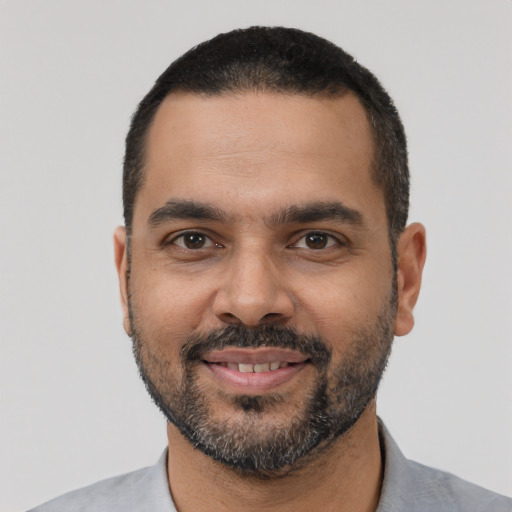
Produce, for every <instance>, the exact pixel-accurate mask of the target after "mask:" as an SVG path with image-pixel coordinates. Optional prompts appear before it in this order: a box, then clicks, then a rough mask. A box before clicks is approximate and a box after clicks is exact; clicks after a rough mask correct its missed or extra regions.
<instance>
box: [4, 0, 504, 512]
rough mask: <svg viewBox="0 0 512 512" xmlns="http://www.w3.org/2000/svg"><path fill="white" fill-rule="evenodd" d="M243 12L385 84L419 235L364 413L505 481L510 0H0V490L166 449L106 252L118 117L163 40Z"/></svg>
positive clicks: (131, 463)
mask: <svg viewBox="0 0 512 512" xmlns="http://www.w3.org/2000/svg"><path fill="white" fill-rule="evenodd" d="M255 24H268V25H286V26H295V27H298V28H302V29H306V30H309V31H313V32H316V33H318V34H319V35H321V36H324V37H326V38H328V39H330V40H332V41H333V42H335V43H336V44H338V45H340V46H342V47H343V48H344V49H346V50H347V51H348V52H349V53H352V54H353V55H354V56H355V57H356V58H357V60H358V61H359V62H361V63H362V64H363V65H365V66H367V67H369V68H370V69H371V70H372V71H373V72H374V73H375V74H376V75H377V76H378V77H379V78H380V79H381V81H382V82H383V84H384V86H385V87H386V88H387V89H388V91H389V92H390V94H391V96H392V97H393V98H394V99H395V102H396V104H397V106H398V108H399V110H400V112H401V116H402V119H403V121H404V124H405V127H406V131H407V134H408V140H409V150H410V164H411V171H412V179H413V181H412V197H411V203H412V211H411V217H410V219H411V221H412V220H414V221H416V220H417V221H422V222H423V223H424V224H425V225H426V226H427V229H428V242H429V251H428V260H427V266H426V270H425V276H424V287H423V290H422V294H421V296H420V300H419V303H418V306H417V323H416V328H415V330H414V332H413V333H412V334H411V335H409V336H408V337H406V338H399V339H397V340H396V342H395V348H394V353H393V356H392V360H391V363H390V366H389V369H388V371H387V373H386V376H385V379H384V383H383V385H382V388H381V391H380V393H379V414H380V415H381V416H382V417H383V418H384V420H385V421H386V423H387V425H388V427H389V429H390V431H391V433H392V434H393V435H394V437H395V438H396V440H397V441H398V443H399V445H400V446H401V448H402V450H403V451H404V453H405V454H406V456H407V457H409V458H412V459H416V460H419V461H421V462H423V463H426V464H429V465H432V466H435V467H438V468H442V469H445V470H448V471H451V472H454V473H457V474H458V475H460V476H462V477H464V478H466V479H468V480H471V481H473V482H476V483H478V484H480V485H483V486H485V487H488V488H490V489H493V490H495V491H498V492H501V493H503V494H508V495H511V494H512V370H511V368H512V348H511V343H510V333H511V314H512V229H511V225H512V207H511V202H512V178H511V176H512V165H511V164H512V152H511V142H512V137H511V136H512V101H511V92H512V66H511V56H512V30H511V27H512V2H511V1H510V0H485V1H483V0H446V1H445V0H443V1H441V0H437V1H426V0H425V1H418V2H411V1H409V0H387V1H385V2H384V1H365V0H359V1H355V0H354V1H348V0H335V1H328V0H323V1H322V0H316V1H315V2H313V1H302V0H293V1H292V0H259V1H258V2H247V1H243V0H236V1H230V0H217V1H206V0H204V1H194V0H188V1H187V2H182V1H180V2H177V1H170V0H167V1H164V0H144V1H135V0H110V1H109V0H87V1H85V0H84V1H72V0H71V1H70V0H44V1H43V0H0V86H1V87H0V92H1V100H0V101H1V102H0V141H1V150H0V223H1V228H0V229H1V232H0V244H1V250H0V318H1V330H0V337H1V338H0V341H1V354H0V355H1V359H0V393H1V397H0V399H1V404H0V406H1V409H0V410H1V412H0V414H1V417H0V511H2V512H11V511H17V510H19V511H21V510H25V509H26V508H28V507H30V506H34V505H36V504H38V503H40V502H42V501H45V500H47V499H49V498H51V497H53V496H55V495H58V494H61V493H63V492H65V491H68V490H70V489H73V488H76V487H80V486H83V485H86V484H89V483H91V482H94V481H96V480H99V479H101V478H105V477H108V476H112V475H115V474H119V473H123V472H127V471H130V470H133V469H136V468H139V467H142V466H145V465H150V464H153V463H154V462H155V461H156V459H157V458H158V456H159V455H160V453H161V451H162V450H163V448H164V446H165V443H166V437H165V422H164V420H163V417H162V416H161V415H160V413H159V412H158V411H157V409H156V408H155V407H154V406H153V404H152V403H151V401H150V399H149V397H148V396H147V395H146V392H145V390H144V388H143V385H142V384H141V383H140V381H139V378H138V375H137V371H136V367H135V364H134V362H133V361H132V355H131V346H130V340H129V339H128V338H127V337H126V335H125V334H124V332H123V330H122V326H121V312H120V307H119V305H118V292H117V282H116V276H115V272H114V265H113V251H112V241H111V240H112V237H111V235H112V231H113V229H114V227H115V226H116V225H117V224H120V223H121V194H120V187H121V164H122V157H123V144H124V136H125V133H126V131H127V128H128V123H129V119H130V115H131V113H132V112H133V110H134V108H135V106H136V104H137V102H138V101H139V100H140V99H141V98H142V96H143V95H144V94H145V92H146V91H147V90H148V89H149V87H150V86H151V85H152V83H153V81H154V80H155V79H156V77H157V76H158V75H159V74H160V73H161V72H162V71H163V70H164V69H165V68H166V67H167V65H168V64H169V63H170V62H171V61H172V60H174V59H175V58H176V57H178V56H179V55H180V54H182V53H183V52H184V51H186V50H187V49H189V48H190V47H191V46H193V45H194V44H197V43H199V42H201V41H203V40H204V39H207V38H210V37H212V36H214V35H216V34H217V33H219V32H222V31H227V30H230V29H233V28H236V27H246V26H250V25H255Z"/></svg>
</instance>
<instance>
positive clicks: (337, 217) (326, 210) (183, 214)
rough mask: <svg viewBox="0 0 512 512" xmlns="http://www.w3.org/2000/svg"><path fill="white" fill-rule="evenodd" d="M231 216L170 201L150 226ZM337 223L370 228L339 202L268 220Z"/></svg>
mask: <svg viewBox="0 0 512 512" xmlns="http://www.w3.org/2000/svg"><path fill="white" fill-rule="evenodd" d="M230 217H231V215H228V214H227V213H226V212H224V211H223V210H221V209H219V208H215V207H213V206H211V205H209V204H207V203H198V202H196V201H184V200H179V199H170V200H168V201H167V202H166V203H165V205H164V206H162V207H160V208H158V209H156V210H155V211H153V213H151V215H150V216H149V220H148V223H149V225H150V226H152V227H157V226H159V225H161V224H163V223H165V222H170V221H173V220H180V219H182V220H190V219H192V220H210V221H217V222H228V220H229V218H230ZM321 221H337V222H341V223H344V224H349V225H352V226H355V227H361V228H364V227H366V223H365V221H364V218H363V215H362V214H361V212H359V211H358V210H354V209H353V208H349V207H348V206H346V205H344V204H343V203H341V202H339V201H320V202H313V203H306V204H303V205H292V206H288V207H286V208H284V209H283V210H281V211H278V212H275V213H272V214H270V215H268V216H266V218H265V219H264V222H265V223H266V224H267V225H269V226H279V225H282V224H307V223H309V222H321Z"/></svg>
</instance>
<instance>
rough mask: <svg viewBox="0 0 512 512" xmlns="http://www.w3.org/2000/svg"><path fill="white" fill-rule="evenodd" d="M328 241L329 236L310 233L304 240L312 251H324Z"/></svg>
mask: <svg viewBox="0 0 512 512" xmlns="http://www.w3.org/2000/svg"><path fill="white" fill-rule="evenodd" d="M328 241H329V239H328V236H327V235H326V234H324V233H309V235H306V237H305V238H304V242H305V243H306V245H307V246H308V247H309V248H310V249H324V248H325V247H326V246H327V242H328Z"/></svg>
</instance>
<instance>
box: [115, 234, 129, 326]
mask: <svg viewBox="0 0 512 512" xmlns="http://www.w3.org/2000/svg"><path fill="white" fill-rule="evenodd" d="M114 257H115V262H116V269H117V275H118V278H119V292H120V295H121V307H122V308H123V327H124V330H125V331H126V334H128V336H130V334H131V326H130V313H129V311H130V310H129V306H128V245H127V240H126V229H125V227H124V226H118V227H117V228H116V230H115V231H114Z"/></svg>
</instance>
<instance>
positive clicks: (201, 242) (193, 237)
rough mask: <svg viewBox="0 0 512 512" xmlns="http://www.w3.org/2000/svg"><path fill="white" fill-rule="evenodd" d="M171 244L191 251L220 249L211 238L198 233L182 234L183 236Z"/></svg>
mask: <svg viewBox="0 0 512 512" xmlns="http://www.w3.org/2000/svg"><path fill="white" fill-rule="evenodd" d="M171 243H172V244H174V245H177V246H178V247H181V248H183V249H189V250H197V249H209V248H211V247H220V245H219V244H216V243H215V242H214V241H213V240H212V239H211V238H210V237H208V236H206V235H205V234H204V233H199V232H197V231H187V232H186V233H182V234H181V235H179V236H177V237H176V238H174V239H173V240H172V242H171Z"/></svg>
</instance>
